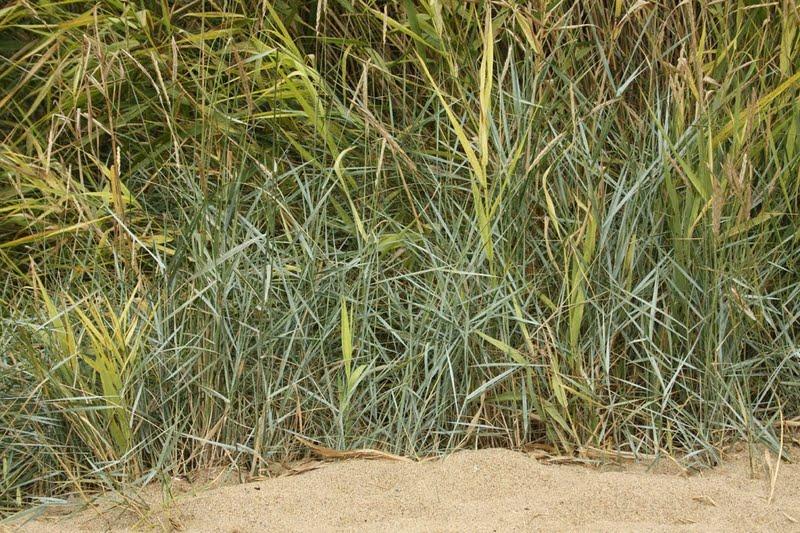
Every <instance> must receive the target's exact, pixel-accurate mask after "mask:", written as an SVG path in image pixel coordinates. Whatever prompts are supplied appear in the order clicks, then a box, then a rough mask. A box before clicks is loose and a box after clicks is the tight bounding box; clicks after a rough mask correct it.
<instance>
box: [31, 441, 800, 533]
mask: <svg viewBox="0 0 800 533" xmlns="http://www.w3.org/2000/svg"><path fill="white" fill-rule="evenodd" d="M795 455H798V454H795ZM666 463H669V462H668V461H666ZM318 466H320V468H316V469H314V470H311V471H307V472H304V473H302V474H300V475H293V476H282V477H275V478H270V479H266V480H263V481H257V482H252V483H245V484H236V485H227V486H221V487H217V488H215V489H209V490H200V489H199V488H198V486H199V483H198V484H196V485H195V486H190V485H189V484H188V483H184V485H185V486H184V487H183V488H182V489H180V490H179V491H178V492H180V491H181V490H182V491H184V492H183V493H182V494H179V495H177V496H175V499H174V500H173V501H172V503H171V504H169V505H168V506H167V507H166V508H165V509H162V510H153V509H155V508H154V507H151V510H150V511H148V512H146V513H144V514H142V515H140V516H139V517H138V518H137V517H134V516H132V513H131V512H130V511H120V510H116V511H112V512H109V511H106V512H105V513H98V512H97V511H96V510H94V511H93V510H88V511H87V510H84V511H82V512H81V513H78V514H73V515H72V516H68V517H60V518H58V519H54V518H49V519H43V518H39V519H38V520H36V521H34V522H29V523H28V524H27V525H25V526H23V527H22V530H23V531H44V532H55V531H109V530H112V531H123V530H127V529H136V528H139V529H142V528H143V529H146V530H147V529H149V530H151V531H153V530H156V531H157V530H169V529H171V528H172V529H177V530H184V531H198V532H206V531H207V532H223V533H233V532H246V531H247V532H249V531H309V530H313V531H377V532H386V531H537V530H541V531H575V530H580V531H726V532H727V531H800V522H798V520H800V465H797V464H789V463H786V462H782V463H781V464H780V467H779V470H778V476H777V482H776V483H775V484H774V494H773V498H772V501H771V502H768V497H769V493H770V479H769V478H770V476H769V475H768V474H767V473H766V470H762V469H761V467H762V466H763V465H759V466H757V467H756V469H755V476H754V475H753V473H752V469H751V468H750V462H749V460H748V458H747V456H746V455H739V456H738V457H737V458H734V459H733V460H730V461H728V462H726V463H725V464H724V465H723V466H720V467H717V468H715V469H712V470H706V471H703V472H700V473H695V474H692V475H688V474H687V473H686V472H683V473H680V472H681V471H680V469H678V468H676V467H673V468H670V467H669V464H667V465H666V468H664V466H665V465H664V464H663V463H662V466H661V467H660V468H659V469H656V471H655V472H654V471H653V470H652V469H650V470H649V471H648V470H647V469H645V468H644V467H643V466H636V465H633V466H631V465H628V466H622V467H620V466H616V467H615V466H608V465H606V466H603V467H600V468H598V467H587V466H582V465H574V464H571V465H552V464H543V462H540V461H538V460H537V459H535V458H533V457H532V456H530V455H528V454H525V453H522V452H514V451H509V450H496V449H495V450H481V451H467V452H459V453H456V454H453V455H451V456H449V457H446V458H445V459H442V460H436V461H425V462H400V461H386V460H363V459H354V460H346V461H338V462H327V463H319V464H318ZM137 521H138V523H137Z"/></svg>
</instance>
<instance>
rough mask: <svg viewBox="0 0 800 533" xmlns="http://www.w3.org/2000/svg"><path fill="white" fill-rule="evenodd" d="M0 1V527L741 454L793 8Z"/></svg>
mask: <svg viewBox="0 0 800 533" xmlns="http://www.w3.org/2000/svg"><path fill="white" fill-rule="evenodd" d="M606 4H608V5H604V4H603V3H597V2H584V1H579V2H572V1H554V2H547V1H537V2H527V3H523V2H513V1H510V2H506V1H496V2H456V1H444V0H441V1H439V0H425V1H416V2H414V1H410V0H404V1H400V0H392V1H389V2H377V1H375V0H339V1H336V2H332V1H329V2H324V1H319V2H310V1H307V2H295V1H291V2H290V1H278V2H267V1H263V2H262V1H255V0H217V1H211V0H204V1H185V2H184V1H181V2H158V1H146V0H138V1H124V0H114V1H109V2H89V1H77V0H69V1H61V2H51V1H30V0H28V1H12V2H10V3H8V4H7V5H6V6H5V7H3V8H0V50H2V54H1V55H0V87H2V89H0V142H2V145H0V176H2V178H1V179H0V261H1V262H2V264H3V267H4V269H5V271H6V272H7V275H6V276H5V278H4V279H3V280H2V284H0V304H2V305H1V306H0V324H2V330H0V366H1V368H2V375H0V396H1V397H2V403H1V404H0V454H1V455H2V474H0V510H2V511H10V510H12V509H16V508H19V507H22V506H26V505H30V504H33V503H36V502H37V501H41V498H44V497H65V496H67V495H71V494H72V495H74V494H85V493H87V492H89V491H93V490H96V489H98V488H105V489H109V488H111V489H113V488H115V487H120V486H124V485H128V484H131V483H143V482H146V481H149V480H154V479H169V477H170V476H172V475H177V474H180V473H182V472H185V471H188V470H191V469H195V468H201V467H204V466H209V465H216V464H220V463H226V464H235V465H237V466H238V467H239V468H241V469H242V470H243V471H246V472H249V473H257V472H258V471H259V470H260V469H262V468H264V467H265V465H267V464H268V463H269V462H271V461H275V460H282V459H285V458H290V457H293V456H297V455H299V454H303V453H305V450H304V447H303V445H302V444H301V443H300V442H299V441H298V440H297V439H296V438H295V437H297V436H300V437H303V438H305V439H311V440H314V441H316V442H319V443H322V444H324V445H326V446H330V447H336V448H342V449H345V448H348V447H372V448H380V449H384V450H387V451H390V452H392V453H397V454H404V455H410V456H423V455H428V454H435V453H440V452H444V451H448V450H452V449H455V448H457V447H465V446H519V445H522V444H524V443H527V442H531V441H537V442H546V443H548V444H550V445H552V446H555V447H556V448H558V449H559V450H561V452H563V453H570V454H573V453H581V450H582V449H584V448H586V447H590V446H591V447H601V448H608V449H620V450H625V451H632V452H635V453H642V452H646V453H655V454H676V455H677V454H685V453H688V454H689V457H691V458H694V460H695V461H697V462H698V463H713V462H714V461H716V460H717V457H718V450H719V449H720V447H721V446H723V445H724V444H725V443H726V442H728V441H730V440H733V439H743V440H747V441H749V442H764V443H766V444H767V445H774V444H775V443H776V442H777V440H776V430H777V425H776V424H777V422H778V420H779V417H780V416H781V415H783V416H784V417H787V418H788V417H791V416H794V415H797V414H798V412H799V411H800V348H798V333H800V326H798V324H800V275H799V274H798V272H800V263H799V260H800V229H799V228H800V226H799V225H798V209H800V194H799V193H800V164H798V163H799V162H800V137H799V136H798V133H799V132H800V98H798V90H799V89H800V51H799V50H798V49H800V35H799V34H798V26H799V25H800V10H798V7H797V5H796V3H795V2H793V1H791V0H780V1H776V2H768V3H752V2H746V1H744V0H740V1H735V0H731V1H724V2H711V1H700V0H698V1H694V2H682V3H680V4H678V5H677V6H676V5H674V3H671V2H666V3H656V2H645V1H638V2H623V1H621V0H617V1H616V2H610V3H606Z"/></svg>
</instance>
